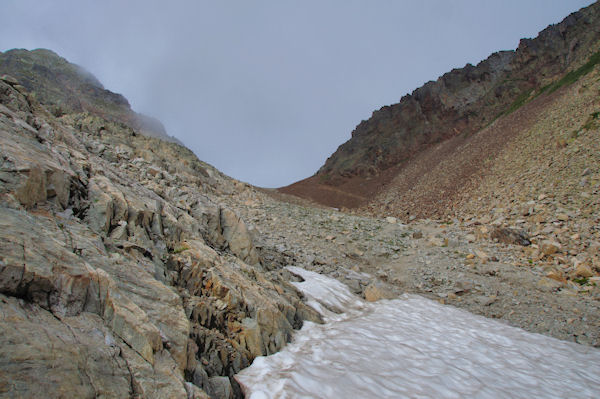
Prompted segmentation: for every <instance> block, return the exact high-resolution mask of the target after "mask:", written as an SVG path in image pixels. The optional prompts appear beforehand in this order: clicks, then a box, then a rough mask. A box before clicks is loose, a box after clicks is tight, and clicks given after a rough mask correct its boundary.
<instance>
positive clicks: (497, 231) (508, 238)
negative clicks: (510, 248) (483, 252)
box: [490, 227, 531, 246]
mask: <svg viewBox="0 0 600 399" xmlns="http://www.w3.org/2000/svg"><path fill="white" fill-rule="evenodd" d="M490 238H491V239H492V240H498V241H499V242H502V243H504V244H513V245H522V246H527V245H531V241H530V240H529V235H527V233H525V232H524V231H520V230H514V229H509V228H506V227H496V228H494V229H493V230H492V232H491V233H490Z"/></svg>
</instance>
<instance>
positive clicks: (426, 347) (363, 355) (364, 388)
mask: <svg viewBox="0 0 600 399" xmlns="http://www.w3.org/2000/svg"><path fill="white" fill-rule="evenodd" d="M289 269H290V271H292V272H293V273H294V274H297V275H299V276H301V277H302V278H303V279H304V280H305V281H304V282H302V283H295V284H296V286H297V287H298V288H299V289H300V290H301V291H302V292H304V294H305V295H306V297H307V298H308V299H309V302H310V305H311V306H313V307H315V308H316V309H317V310H318V311H319V312H321V313H322V314H323V316H324V318H325V320H326V323H325V324H323V325H320V324H315V323H310V322H306V323H305V324H304V327H303V328H302V329H301V330H300V331H299V332H298V333H297V334H296V335H295V337H294V339H293V341H292V343H290V344H288V345H287V346H286V348H285V349H284V350H282V351H281V352H279V353H277V354H274V355H272V356H268V357H259V358H256V359H255V360H254V362H253V364H252V365H251V366H250V367H249V368H247V369H245V370H243V371H242V372H241V373H239V374H238V375H237V376H236V379H237V380H238V382H240V384H241V385H242V386H243V387H244V388H245V392H246V395H247V397H248V398H251V399H263V398H280V399H284V398H346V399H350V398H527V399H529V398H534V397H539V398H600V350H598V349H595V348H591V347H586V346H582V345H577V344H573V343H569V342H564V341H560V340H557V339H554V338H550V337H546V336H543V335H539V334H532V333H528V332H526V331H524V330H521V329H518V328H514V327H510V326H507V325H506V324H503V323H501V322H498V321H495V320H491V319H486V318H483V317H480V316H476V315H473V314H471V313H468V312H465V311H462V310H459V309H456V308H453V307H450V306H443V305H440V304H438V303H437V302H434V301H431V300H428V299H425V298H423V297H420V296H417V295H403V296H402V297H401V298H400V299H396V300H384V301H379V302H376V303H367V302H365V301H363V300H362V299H360V298H358V297H356V296H355V295H353V294H352V293H350V292H349V291H348V289H347V288H346V286H344V285H343V284H341V283H340V282H338V281H336V280H333V279H331V278H328V277H325V276H322V275H319V274H317V273H313V272H310V271H307V270H304V269H301V268H297V267H290V268H289ZM342 311H343V313H342Z"/></svg>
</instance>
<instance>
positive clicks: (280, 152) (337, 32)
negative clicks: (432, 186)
mask: <svg viewBox="0 0 600 399" xmlns="http://www.w3.org/2000/svg"><path fill="white" fill-rule="evenodd" d="M591 3H592V2H591V1H589V0H587V1H580V0H573V1H569V2H564V1H558V0H551V1H548V0H532V1H527V2H519V1H514V0H507V1H504V2H498V3H496V2H478V1H467V0H463V1H458V2H453V3H452V4H451V3H450V2H447V1H422V2H414V3H413V2H410V3H409V2H389V1H376V2H368V3H367V2H361V1H342V0H335V1H328V2H317V1H304V2H292V1H277V2H275V1H256V2H242V1H229V2H216V3H213V2H208V1H198V2H191V1H181V0H180V1H172V2H169V3H165V2H159V1H155V0H152V1H139V0H135V1H127V2H119V1H115V0H107V1H103V2H95V1H92V0H84V1H77V2H75V1H66V0H57V1H53V2H51V3H50V2H39V1H33V0H7V1H5V2H4V4H3V12H2V15H0V26H1V28H0V33H1V35H0V51H5V50H8V49H11V48H28V49H34V48H40V47H43V48H49V49H51V50H53V51H55V52H56V53H58V54H59V55H61V56H63V57H65V58H66V59H67V60H69V61H70V62H74V63H76V64H79V65H81V66H83V67H84V68H86V69H87V70H89V71H90V72H91V73H93V74H94V75H95V76H96V77H97V78H98V79H99V80H100V81H101V82H102V84H103V85H104V86H105V87H106V88H107V89H109V90H111V91H115V92H118V93H121V94H123V95H124V96H125V97H126V98H127V99H128V100H129V102H130V103H131V105H132V108H133V109H134V110H136V111H138V112H142V113H145V114H148V115H150V116H153V117H156V118H158V119H159V120H161V121H162V122H163V123H164V125H165V127H166V129H167V132H168V133H169V134H170V135H173V136H175V137H177V138H178V139H180V140H181V141H183V142H184V143H185V144H186V146H188V147H189V148H190V149H192V150H193V151H194V152H195V153H196V154H197V155H198V157H199V158H200V159H202V160H203V161H206V162H209V163H211V164H213V165H214V166H216V167H217V168H219V169H220V170H222V171H223V172H225V173H227V174H228V175H230V176H233V177H235V178H237V179H240V180H243V181H247V182H249V183H252V184H256V185H259V186H266V187H276V186H282V185H286V184H289V183H292V182H293V181H296V180H298V179H301V178H304V177H308V176H310V175H312V174H313V173H314V172H316V170H317V169H318V168H319V167H320V166H321V165H322V164H323V162H324V161H325V159H326V158H327V157H328V156H329V155H330V154H331V153H332V152H333V151H335V149H336V148H337V146H338V145H340V144H342V143H343V142H344V141H346V140H347V139H348V138H349V137H350V133H351V131H352V130H353V129H354V127H355V126H356V125H357V124H358V123H359V122H360V120H361V119H366V118H368V117H369V116H370V115H371V112H372V111H374V110H376V109H378V108H380V107H381V106H384V105H388V104H392V103H395V102H398V101H399V99H400V97H401V96H402V95H404V94H406V93H409V92H412V91H413V90H414V89H415V88H417V87H419V86H421V85H422V84H423V83H425V82H426V81H428V80H434V79H436V78H437V77H438V76H440V75H441V74H443V73H445V72H447V71H449V70H450V69H452V68H456V67H462V66H464V65H465V64H466V63H468V62H469V63H473V64H476V63H478V62H479V61H481V60H482V59H484V58H486V57H487V56H488V55H489V54H490V53H492V52H494V51H498V50H506V49H514V48H516V47H517V45H518V42H519V39H520V38H522V37H534V36H536V35H537V32H539V31H540V30H541V29H543V28H545V27H546V26H547V25H548V24H551V23H557V22H560V20H562V19H563V18H564V17H566V16H567V15H568V14H569V13H571V12H574V11H576V10H578V9H579V8H581V7H584V6H587V5H589V4H591Z"/></svg>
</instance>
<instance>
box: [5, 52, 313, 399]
mask: <svg viewBox="0 0 600 399" xmlns="http://www.w3.org/2000/svg"><path fill="white" fill-rule="evenodd" d="M7 72H10V76H9V75H6V74H5V73H7ZM0 75H2V77H1V79H0V146H1V148H2V158H1V160H0V315H1V317H0V326H1V327H0V329H1V331H2V334H0V347H1V348H2V356H1V357H0V370H1V372H0V397H23V398H25V397H67V396H68V397H81V398H85V397H136V398H137V397H140V398H142V397H144V398H149V397H161V398H182V397H189V398H192V397H193V398H202V397H206V393H208V394H210V395H211V397H215V398H230V397H241V391H240V389H239V386H238V385H237V383H235V381H234V380H233V379H232V377H233V375H234V374H235V373H236V372H238V371H239V370H240V369H242V368H244V367H246V366H248V365H249V364H250V362H251V361H252V360H253V359H254V358H255V357H256V356H260V355H266V354H270V353H274V352H276V351H278V350H279V349H280V348H281V347H282V346H283V345H285V343H286V341H288V340H289V339H290V335H291V333H292V330H293V329H295V328H299V327H300V326H301V325H302V321H303V320H305V319H309V320H313V321H319V320H320V316H319V315H318V314H317V313H316V312H315V311H313V310H312V309H310V308H308V307H307V306H306V305H304V304H303V302H302V298H301V295H300V294H299V293H298V292H297V291H296V289H295V288H294V287H293V286H292V285H291V284H289V283H288V280H289V279H290V278H291V275H290V274H289V273H287V272H285V271H283V270H282V269H281V266H282V264H281V263H277V262H276V261H274V260H273V259H275V257H273V252H274V250H273V249H268V248H264V249H262V250H261V249H258V248H256V247H255V245H254V240H253V237H252V232H251V231H249V230H248V228H247V226H246V225H245V223H244V221H243V220H241V219H240V218H239V216H237V214H236V213H235V212H234V211H233V210H231V209H229V208H227V207H226V206H225V205H222V204H220V202H219V200H218V198H220V196H227V195H231V194H233V193H236V192H237V191H239V190H250V189H251V188H250V187H248V186H247V185H244V184H242V183H239V182H236V181H234V180H233V179H230V178H228V177H226V176H224V175H222V174H221V173H220V172H218V171H217V170H216V169H214V168H212V167H211V166H209V165H207V164H205V163H202V162H200V161H199V160H198V159H197V158H196V157H195V156H194V155H193V154H192V153H191V152H190V151H189V150H187V149H186V148H184V147H182V146H180V145H178V144H176V143H172V142H167V141H164V140H159V139H157V138H152V137H147V136H145V135H143V134H140V133H143V132H144V131H143V129H142V131H140V127H139V125H138V124H137V123H138V122H139V115H137V114H135V113H133V112H132V111H131V110H130V109H129V106H128V104H127V102H126V100H125V99H124V98H123V97H121V96H120V95H117V94H114V93H110V92H108V91H106V90H104V89H102V86H101V85H100V84H99V83H98V82H97V81H96V80H95V78H93V77H92V76H90V75H89V74H87V73H86V72H84V71H82V70H81V69H79V68H78V67H75V66H73V65H71V64H68V63H67V62H66V61H64V60H63V59H61V58H59V57H57V56H56V55H55V54H53V53H51V52H48V51H44V50H36V51H33V52H26V51H23V50H19V51H9V52H7V53H5V54H3V55H0ZM58 109H60V112H58V111H57V110H58ZM262 251H265V252H264V253H267V251H270V252H269V253H268V257H266V258H265V257H263V252H262Z"/></svg>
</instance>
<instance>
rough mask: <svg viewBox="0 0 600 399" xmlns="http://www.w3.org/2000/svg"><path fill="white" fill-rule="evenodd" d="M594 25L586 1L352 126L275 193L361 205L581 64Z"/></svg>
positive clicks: (594, 12)
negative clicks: (436, 151)
mask: <svg viewBox="0 0 600 399" xmlns="http://www.w3.org/2000/svg"><path fill="white" fill-rule="evenodd" d="M599 21H600V4H599V3H594V4H592V5H590V6H589V7H587V8H584V9H582V10H580V11H578V12H575V13H573V14H571V15H569V16H568V17H567V18H565V19H564V20H563V21H562V22H560V23H558V24H556V25H550V26H549V27H547V28H546V29H544V30H543V31H541V32H540V34H539V36H538V37H536V38H535V39H523V40H521V42H520V44H519V47H518V48H517V50H515V51H502V52H498V53H494V54H492V55H491V56H490V57H488V58H487V59H486V60H483V61H481V62H480V63H479V64H477V65H476V66H473V65H470V64H468V65H466V66H465V67H464V68H460V69H454V70H452V71H450V72H448V73H446V74H444V75H443V76H441V77H440V78H438V79H437V80H436V81H431V82H428V83H426V84H425V85H423V86H422V87H420V88H418V89H416V90H415V91H414V92H413V93H412V94H410V95H406V96H404V97H402V99H401V100H400V102H399V103H397V104H393V105H390V106H384V107H382V108H381V109H379V110H377V111H375V112H373V115H372V116H371V118H369V119H368V120H364V121H362V122H361V123H360V124H358V126H357V127H356V128H355V130H354V131H353V132H352V137H351V138H350V140H348V141H347V142H345V143H343V144H342V145H341V146H340V147H339V148H338V149H337V150H336V152H335V153H334V154H332V155H331V156H330V157H329V159H327V161H326V162H325V164H324V165H323V166H322V167H321V168H320V169H319V171H318V172H317V174H316V175H315V176H313V177H311V178H309V179H306V180H304V181H301V182H298V183H295V184H293V185H291V186H288V187H285V188H282V189H281V190H282V191H283V192H285V193H289V194H294V195H299V196H302V197H304V198H309V199H311V200H314V201H316V202H319V203H322V204H325V205H328V206H334V207H348V208H355V207H358V206H361V205H364V204H366V203H367V202H369V201H370V200H371V199H372V197H373V193H374V192H377V191H379V192H380V191H385V190H387V184H388V183H389V182H390V181H391V180H392V179H393V178H394V177H395V176H396V175H397V174H398V173H400V172H401V170H402V169H403V168H405V167H410V166H411V165H412V163H413V160H414V158H416V157H418V156H419V154H421V153H423V152H424V151H426V150H428V149H431V148H432V147H434V146H436V145H437V144H439V143H442V142H445V141H447V140H449V139H452V138H457V137H458V138H465V137H469V136H471V135H473V134H475V133H477V132H478V131H480V130H481V129H482V128H485V127H486V126H488V125H489V124H490V123H492V122H493V121H495V120H496V119H498V118H500V117H502V116H504V115H507V114H509V113H511V112H512V111H514V109H516V108H518V107H519V106H520V105H521V104H523V103H525V102H527V101H529V100H531V99H532V98H534V97H536V96H538V95H540V94H541V93H543V92H549V91H551V90H548V88H549V87H550V86H549V85H551V83H553V82H555V81H557V80H558V79H560V78H561V77H563V76H564V75H565V74H566V73H567V72H570V71H573V70H575V69H577V68H579V67H580V66H581V65H583V64H585V63H586V62H588V60H590V57H594V54H595V53H596V52H597V51H598V48H599V46H598V43H599V40H600V30H598V26H599V25H600V23H599ZM596 56H597V54H596ZM415 181H418V180H413V181H410V182H408V183H407V184H408V187H407V189H406V190H408V189H410V186H411V185H412V184H414V182H415ZM406 190H405V191H406Z"/></svg>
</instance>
